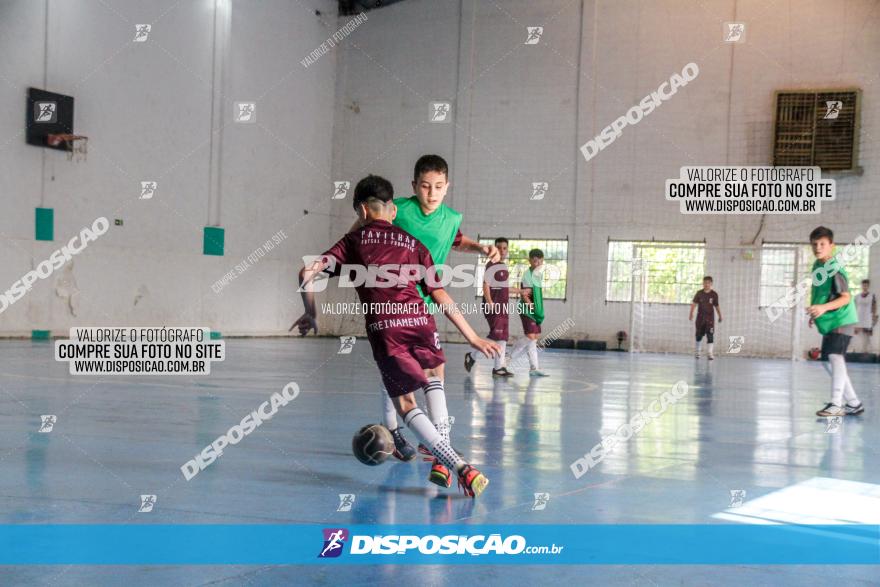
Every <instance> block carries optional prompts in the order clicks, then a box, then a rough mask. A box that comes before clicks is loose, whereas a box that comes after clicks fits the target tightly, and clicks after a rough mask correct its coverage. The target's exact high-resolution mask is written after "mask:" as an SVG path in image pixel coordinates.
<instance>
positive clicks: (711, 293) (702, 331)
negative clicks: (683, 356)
mask: <svg viewBox="0 0 880 587" xmlns="http://www.w3.org/2000/svg"><path fill="white" fill-rule="evenodd" d="M695 308H696V309H697V322H696V327H697V332H696V338H697V344H696V349H695V352H694V355H695V356H696V357H697V358H698V359H699V358H700V347H701V346H702V345H703V336H704V335H705V336H706V342H707V345H706V348H707V350H708V351H709V360H710V361H712V360H714V359H715V355H714V354H713V352H712V351H713V349H714V348H715V312H718V322H721V306H719V305H718V292H716V291H715V290H713V289H712V278H711V277H709V276H708V275H707V276H706V277H704V278H703V289H701V290H700V291H698V292H697V294H696V295H695V296H694V299H693V302H691V313H690V316H689V317H688V320H693V319H694V309H695Z"/></svg>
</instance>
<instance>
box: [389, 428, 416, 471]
mask: <svg viewBox="0 0 880 587" xmlns="http://www.w3.org/2000/svg"><path fill="white" fill-rule="evenodd" d="M391 438H393V439H394V452H392V453H391V454H393V455H394V458H396V459H397V460H400V461H403V462H404V463H408V462H409V461H411V460H413V459H414V458H416V454H417V453H416V449H414V448H413V446H412V445H411V444H410V443H409V442H407V440H406V438H404V437H403V432H402V431H401V430H400V428H395V429H394V430H392V431H391Z"/></svg>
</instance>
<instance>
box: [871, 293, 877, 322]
mask: <svg viewBox="0 0 880 587" xmlns="http://www.w3.org/2000/svg"><path fill="white" fill-rule="evenodd" d="M871 298H873V299H872V300H871V315H872V316H873V317H874V319H873V320H872V321H871V328H873V327H874V326H876V325H877V296H876V295H874V294H871Z"/></svg>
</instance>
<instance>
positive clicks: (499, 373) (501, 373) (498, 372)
mask: <svg viewBox="0 0 880 587" xmlns="http://www.w3.org/2000/svg"><path fill="white" fill-rule="evenodd" d="M492 376H493V377H513V373H511V372H510V371H508V370H507V367H501V368H500V369H492Z"/></svg>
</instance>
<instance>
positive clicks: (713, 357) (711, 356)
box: [707, 353, 715, 361]
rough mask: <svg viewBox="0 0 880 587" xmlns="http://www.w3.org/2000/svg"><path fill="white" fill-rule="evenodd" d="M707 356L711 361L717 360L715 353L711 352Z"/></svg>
mask: <svg viewBox="0 0 880 587" xmlns="http://www.w3.org/2000/svg"><path fill="white" fill-rule="evenodd" d="M707 358H708V359H709V360H710V361H714V360H715V355H713V354H712V353H709V356H708V357H707Z"/></svg>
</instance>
